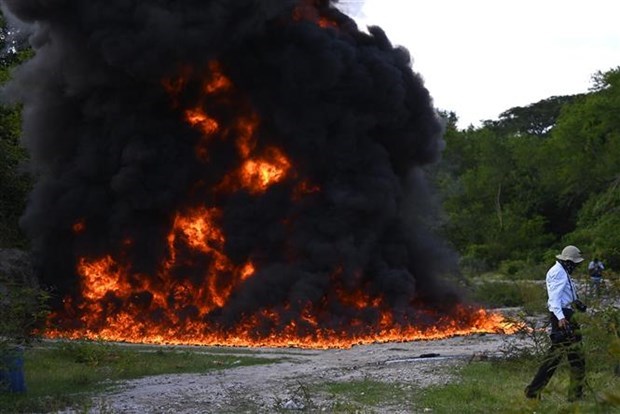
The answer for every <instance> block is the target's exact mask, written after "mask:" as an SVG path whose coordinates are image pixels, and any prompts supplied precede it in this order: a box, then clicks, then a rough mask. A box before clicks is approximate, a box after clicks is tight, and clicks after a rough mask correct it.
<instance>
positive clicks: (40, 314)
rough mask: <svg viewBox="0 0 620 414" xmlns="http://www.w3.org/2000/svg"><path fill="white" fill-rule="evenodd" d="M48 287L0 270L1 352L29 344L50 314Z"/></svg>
mask: <svg viewBox="0 0 620 414" xmlns="http://www.w3.org/2000/svg"><path fill="white" fill-rule="evenodd" d="M48 298H49V295H48V293H47V292H46V291H44V290H43V289H41V288H39V287H38V286H35V285H33V284H29V283H27V282H25V281H17V280H15V278H11V277H8V276H6V275H5V274H4V273H2V274H0V351H1V352H0V353H3V352H6V350H7V349H8V348H12V347H15V346H22V345H28V344H29V343H30V342H31V341H32V340H34V339H35V338H36V337H37V333H38V329H39V328H41V327H42V326H43V324H44V322H45V320H46V318H47V315H48V310H47V300H48Z"/></svg>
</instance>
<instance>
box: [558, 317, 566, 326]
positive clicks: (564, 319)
mask: <svg viewBox="0 0 620 414" xmlns="http://www.w3.org/2000/svg"><path fill="white" fill-rule="evenodd" d="M558 326H559V327H560V328H561V329H566V328H568V321H567V320H566V318H562V319H560V320H559V321H558Z"/></svg>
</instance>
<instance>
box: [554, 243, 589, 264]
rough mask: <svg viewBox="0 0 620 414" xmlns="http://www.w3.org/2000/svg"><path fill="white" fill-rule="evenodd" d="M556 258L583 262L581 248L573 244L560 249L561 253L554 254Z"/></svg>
mask: <svg viewBox="0 0 620 414" xmlns="http://www.w3.org/2000/svg"><path fill="white" fill-rule="evenodd" d="M555 257H556V259H558V260H562V261H567V262H573V263H575V264H577V263H581V262H583V257H581V250H579V249H578V248H576V247H575V246H570V245H569V246H566V247H565V248H564V249H562V253H560V254H558V255H556V256H555Z"/></svg>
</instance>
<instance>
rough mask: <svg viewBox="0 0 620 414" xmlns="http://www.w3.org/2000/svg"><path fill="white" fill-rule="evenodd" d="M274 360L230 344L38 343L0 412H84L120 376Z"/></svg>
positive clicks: (2, 397) (0, 399) (0, 398)
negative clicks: (218, 347)
mask: <svg viewBox="0 0 620 414" xmlns="http://www.w3.org/2000/svg"><path fill="white" fill-rule="evenodd" d="M273 362H274V359H273V358H272V359H268V358H259V357H255V356H252V355H242V356H240V355H237V354H236V353H235V351H234V349H229V350H228V353H224V352H218V353H216V354H212V353H205V352H204V350H195V349H190V348H174V347H164V346H162V347H158V348H155V347H137V346H126V345H118V344H111V343H105V342H87V341H66V342H65V341H61V342H54V343H45V344H43V343H40V344H38V345H36V346H32V347H29V348H28V349H27V350H26V353H25V372H26V382H27V387H28V391H27V393H23V394H22V393H20V394H18V393H13V394H9V393H0V413H7V414H8V413H32V412H40V413H50V412H58V411H62V410H64V409H66V408H67V407H72V409H74V410H76V411H77V412H88V410H89V409H90V408H92V407H91V404H92V403H91V397H92V395H93V394H94V393H97V392H102V391H105V390H109V389H111V388H113V387H114V386H115V385H116V384H118V381H121V380H129V379H135V378H141V377H145V376H149V375H161V374H177V373H205V372H209V371H212V370H222V369H227V368H231V367H239V366H246V365H256V364H268V363H273Z"/></svg>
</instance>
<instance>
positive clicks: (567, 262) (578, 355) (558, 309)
mask: <svg viewBox="0 0 620 414" xmlns="http://www.w3.org/2000/svg"><path fill="white" fill-rule="evenodd" d="M555 257H556V259H558V260H557V261H556V262H555V264H554V265H553V266H552V267H551V268H550V269H549V271H548V272H547V277H546V284H547V296H548V298H549V300H548V301H547V307H548V308H549V312H550V315H549V316H550V318H551V335H550V337H551V347H550V348H549V351H547V355H546V356H545V359H544V360H543V363H542V364H541V366H540V368H539V369H538V372H537V373H536V375H535V376H534V379H533V380H532V382H531V383H530V385H528V386H527V387H526V388H525V396H526V397H527V398H540V394H541V392H542V390H543V388H544V387H545V386H546V385H547V383H548V382H549V380H550V379H551V377H552V376H553V374H554V373H555V370H556V368H557V367H558V364H559V363H560V361H561V360H562V358H563V356H564V354H566V356H567V358H568V362H569V364H570V386H569V392H568V399H569V401H574V400H578V399H581V398H583V385H584V382H585V358H584V355H583V350H582V349H581V343H580V342H581V335H580V334H579V326H578V325H577V324H576V323H575V322H574V321H571V319H572V316H573V313H574V311H575V310H576V309H575V308H577V310H579V311H585V306H584V305H583V304H582V303H581V302H580V301H579V299H578V297H577V292H576V291H575V285H574V283H573V280H572V279H571V277H570V275H571V274H572V273H573V271H574V270H575V268H576V267H577V265H579V263H581V262H583V257H581V251H580V250H579V249H578V248H577V247H575V246H566V247H565V248H564V249H563V250H562V253H560V254H558V255H556V256H555Z"/></svg>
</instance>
